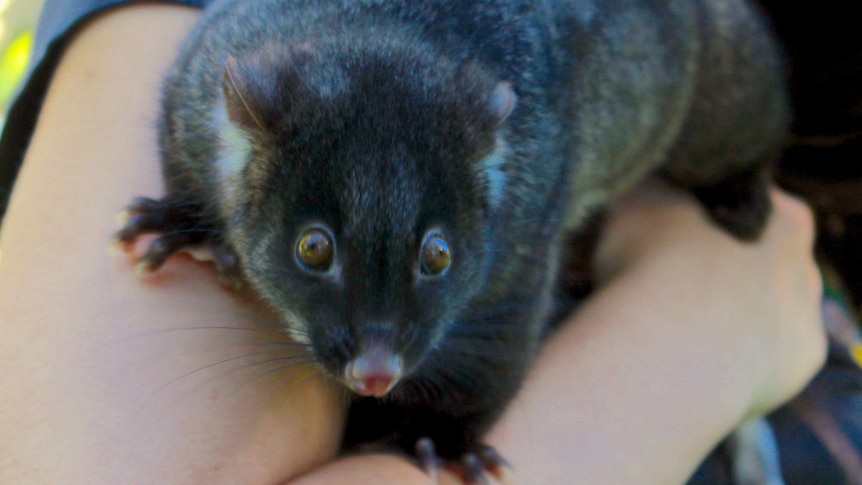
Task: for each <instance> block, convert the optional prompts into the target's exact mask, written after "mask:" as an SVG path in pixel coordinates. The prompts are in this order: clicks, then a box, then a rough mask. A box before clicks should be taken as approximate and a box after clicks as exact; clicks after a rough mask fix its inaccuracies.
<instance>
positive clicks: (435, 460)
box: [416, 438, 511, 485]
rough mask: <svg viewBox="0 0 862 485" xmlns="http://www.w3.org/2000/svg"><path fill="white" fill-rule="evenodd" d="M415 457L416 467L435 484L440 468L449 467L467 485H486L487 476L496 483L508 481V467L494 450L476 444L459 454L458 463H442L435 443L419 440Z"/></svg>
mask: <svg viewBox="0 0 862 485" xmlns="http://www.w3.org/2000/svg"><path fill="white" fill-rule="evenodd" d="M416 458H417V459H418V460H419V466H420V467H421V468H422V469H423V470H425V473H427V474H428V476H430V477H431V478H432V483H437V482H436V479H437V474H438V472H439V470H440V468H441V467H443V466H446V467H449V468H452V469H454V470H455V471H456V473H458V474H459V475H460V476H461V479H462V480H463V481H464V483H467V484H480V485H484V484H489V483H490V481H489V479H488V475H491V476H492V477H494V479H495V480H496V481H497V482H498V483H510V482H511V477H510V475H511V472H510V470H511V466H510V465H509V463H508V462H507V461H506V459H505V458H503V457H502V456H501V455H500V454H499V453H498V452H497V450H495V449H494V448H493V447H491V446H488V445H482V444H479V445H475V446H473V447H471V448H470V449H469V450H467V451H466V452H465V453H464V454H463V455H461V457H460V459H459V460H451V461H449V460H443V459H441V458H440V457H439V456H438V455H437V452H436V450H435V448H434V441H433V440H431V439H430V438H422V439H420V440H419V441H417V442H416Z"/></svg>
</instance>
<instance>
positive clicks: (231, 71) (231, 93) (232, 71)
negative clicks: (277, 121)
mask: <svg viewBox="0 0 862 485" xmlns="http://www.w3.org/2000/svg"><path fill="white" fill-rule="evenodd" d="M248 71H249V69H248V68H247V66H241V65H240V63H239V61H237V60H236V58H235V57H234V56H228V58H227V61H226V62H225V66H224V73H223V74H222V89H223V90H224V99H225V109H226V110H227V116H228V119H230V121H231V122H232V123H233V124H234V125H236V126H237V127H238V128H242V129H245V130H252V131H259V130H264V125H263V122H262V120H261V117H260V113H258V112H257V111H256V109H255V105H254V104H253V100H254V99H256V98H257V96H256V94H257V93H255V92H254V90H255V86H254V85H253V82H254V81H253V80H254V73H251V72H248Z"/></svg>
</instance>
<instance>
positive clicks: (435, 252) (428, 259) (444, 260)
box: [419, 233, 452, 276]
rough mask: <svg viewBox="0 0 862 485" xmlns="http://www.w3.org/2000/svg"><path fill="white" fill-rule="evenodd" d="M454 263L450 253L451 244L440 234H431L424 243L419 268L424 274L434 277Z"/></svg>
mask: <svg viewBox="0 0 862 485" xmlns="http://www.w3.org/2000/svg"><path fill="white" fill-rule="evenodd" d="M451 263H452V253H451V252H450V251H449V243H447V242H446V239H444V238H443V236H442V235H441V234H439V233H430V234H428V236H426V237H425V242H423V243H422V250H421V251H420V254H419V267H420V268H421V270H422V274H424V275H427V276H434V275H439V274H442V273H443V272H444V271H446V269H448V268H449V265H450V264H451Z"/></svg>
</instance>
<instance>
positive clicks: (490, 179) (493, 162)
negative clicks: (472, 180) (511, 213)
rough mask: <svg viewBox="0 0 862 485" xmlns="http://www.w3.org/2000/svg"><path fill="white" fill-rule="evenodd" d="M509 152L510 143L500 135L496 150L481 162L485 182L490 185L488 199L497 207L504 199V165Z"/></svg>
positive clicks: (492, 205)
mask: <svg viewBox="0 0 862 485" xmlns="http://www.w3.org/2000/svg"><path fill="white" fill-rule="evenodd" d="M509 153H510V150H509V145H507V144H506V142H505V141H504V140H503V139H502V138H499V137H498V138H497V146H496V147H495V148H494V151H493V152H491V154H490V155H488V156H487V157H485V158H483V159H482V160H481V161H480V162H479V167H480V170H481V173H482V175H483V176H484V177H485V183H486V184H487V187H488V199H489V201H490V203H491V207H497V206H498V205H499V204H500V202H501V201H502V200H503V195H504V193H505V191H506V172H505V171H504V167H503V166H504V165H505V163H506V159H507V158H508V157H509Z"/></svg>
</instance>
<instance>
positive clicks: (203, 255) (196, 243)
mask: <svg viewBox="0 0 862 485" xmlns="http://www.w3.org/2000/svg"><path fill="white" fill-rule="evenodd" d="M199 213H200V211H199V210H198V209H197V207H196V206H193V205H189V204H186V203H177V202H173V201H170V200H167V199H163V200H155V199H150V198H147V197H136V198H135V199H134V200H133V201H132V203H131V204H129V205H128V206H127V207H126V208H125V210H124V211H123V212H122V213H121V214H120V217H119V224H120V229H119V230H118V231H117V233H116V235H115V240H116V244H117V245H119V246H120V247H124V248H128V247H129V246H130V245H131V244H132V243H133V242H134V240H135V239H136V238H137V237H138V236H140V235H143V234H150V233H158V234H160V235H159V236H158V237H157V238H155V239H153V240H152V241H151V242H150V243H149V246H148V248H147V251H146V253H145V254H144V255H143V256H141V257H140V258H139V259H138V261H137V263H136V264H135V271H136V272H137V273H138V274H146V273H152V272H154V271H156V270H158V269H159V268H160V267H161V266H162V265H163V264H164V263H165V261H167V259H168V258H169V257H171V256H172V255H174V254H175V253H177V252H180V251H186V252H188V253H189V254H191V255H192V257H194V258H195V259H196V260H210V261H213V263H214V264H215V266H216V270H217V271H218V274H219V282H220V283H222V284H223V285H225V286H227V287H231V288H238V287H241V286H242V283H243V280H242V274H241V270H240V265H239V259H238V258H237V256H236V254H235V253H234V252H233V251H232V250H231V249H229V248H228V247H227V246H226V245H225V244H224V243H223V242H221V241H220V239H219V237H218V236H219V234H218V231H216V230H215V229H213V228H211V227H208V226H206V225H203V224H201V222H200V219H199V217H198V215H197V214H199Z"/></svg>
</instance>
